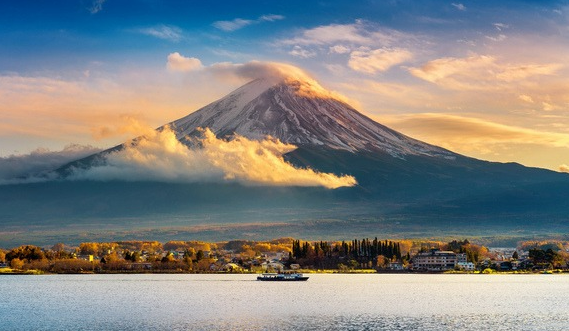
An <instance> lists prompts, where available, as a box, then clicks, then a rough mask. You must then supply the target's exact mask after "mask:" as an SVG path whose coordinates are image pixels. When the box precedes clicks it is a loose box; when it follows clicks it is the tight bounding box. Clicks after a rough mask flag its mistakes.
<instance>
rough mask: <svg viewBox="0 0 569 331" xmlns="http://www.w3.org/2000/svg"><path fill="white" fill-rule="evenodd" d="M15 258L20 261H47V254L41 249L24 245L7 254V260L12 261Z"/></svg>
mask: <svg viewBox="0 0 569 331" xmlns="http://www.w3.org/2000/svg"><path fill="white" fill-rule="evenodd" d="M15 258H18V259H20V260H28V261H31V260H43V259H45V254H44V252H43V251H42V249H41V248H39V247H37V246H32V245H24V246H20V247H18V248H14V249H12V250H11V251H9V252H8V254H6V259H7V260H8V261H11V260H13V259H15Z"/></svg>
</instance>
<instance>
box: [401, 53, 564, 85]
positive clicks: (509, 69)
mask: <svg viewBox="0 0 569 331" xmlns="http://www.w3.org/2000/svg"><path fill="white" fill-rule="evenodd" d="M562 67H563V66H562V65H561V64H558V63H549V64H514V65H512V64H501V63H498V61H497V59H496V58H495V57H493V56H485V55H472V56H469V57H466V58H453V57H446V58H440V59H436V60H432V61H429V62H428V63H426V64H425V65H423V66H422V67H420V68H410V69H409V72H410V73H411V74H412V75H414V76H415V77H418V78H421V79H423V80H426V81H428V82H431V83H434V84H437V85H439V86H441V87H443V88H447V89H452V90H492V89H508V88H512V87H513V86H512V84H511V83H512V82H518V81H523V80H527V79H530V78H533V77H536V76H543V75H554V74H556V73H557V72H558V71H559V70H560V69H561V68H562ZM518 83H519V82H518ZM516 85H518V84H516Z"/></svg>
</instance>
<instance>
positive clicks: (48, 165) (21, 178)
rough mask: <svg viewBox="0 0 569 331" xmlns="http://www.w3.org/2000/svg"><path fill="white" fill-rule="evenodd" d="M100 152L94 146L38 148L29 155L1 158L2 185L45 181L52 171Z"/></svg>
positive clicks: (0, 173)
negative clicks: (55, 148)
mask: <svg viewBox="0 0 569 331" xmlns="http://www.w3.org/2000/svg"><path fill="white" fill-rule="evenodd" d="M99 151H100V149H98V148H95V147H92V146H82V145H76V144H72V145H68V146H66V147H65V148H64V149H63V150H61V151H50V150H49V149H46V148H38V149H36V150H34V151H32V152H31V153H29V154H24V155H10V156H7V157H0V184H14V183H22V182H37V181H45V180H47V179H48V178H49V177H47V174H48V173H49V172H50V171H53V170H55V169H57V168H58V167H60V166H62V165H64V164H66V163H68V162H71V161H74V160H77V159H80V158H83V157H85V156H88V155H91V154H94V153H97V152H99Z"/></svg>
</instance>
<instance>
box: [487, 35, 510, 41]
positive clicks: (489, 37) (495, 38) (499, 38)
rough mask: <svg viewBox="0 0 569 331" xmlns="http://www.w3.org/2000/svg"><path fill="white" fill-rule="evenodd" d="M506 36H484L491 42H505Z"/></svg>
mask: <svg viewBox="0 0 569 331" xmlns="http://www.w3.org/2000/svg"><path fill="white" fill-rule="evenodd" d="M506 38H507V36H506V35H505V34H499V35H497V36H486V39H489V40H492V41H496V42H499V41H504V40H506Z"/></svg>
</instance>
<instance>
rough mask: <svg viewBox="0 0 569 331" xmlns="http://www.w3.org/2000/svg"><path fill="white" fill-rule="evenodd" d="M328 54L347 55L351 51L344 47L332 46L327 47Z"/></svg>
mask: <svg viewBox="0 0 569 331" xmlns="http://www.w3.org/2000/svg"><path fill="white" fill-rule="evenodd" d="M329 50H330V53H335V54H347V53H350V52H351V51H352V50H351V49H350V48H349V47H346V46H344V45H334V46H330V47H329Z"/></svg>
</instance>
